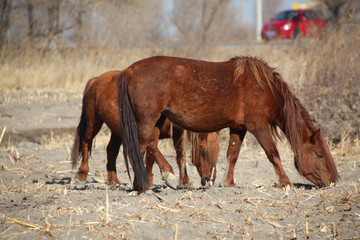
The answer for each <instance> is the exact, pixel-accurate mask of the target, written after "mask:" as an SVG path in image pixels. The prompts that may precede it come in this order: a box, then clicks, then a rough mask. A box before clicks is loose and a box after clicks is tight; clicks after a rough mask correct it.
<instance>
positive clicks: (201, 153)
mask: <svg viewBox="0 0 360 240" xmlns="http://www.w3.org/2000/svg"><path fill="white" fill-rule="evenodd" d="M195 135H197V136H196V137H193V140H192V143H193V146H192V148H193V149H192V157H191V159H192V163H193V165H194V166H195V167H196V169H197V170H198V173H199V175H200V177H201V185H202V186H205V185H206V183H207V182H209V181H210V180H211V181H213V182H214V181H215V178H216V164H217V160H218V156H219V151H220V149H219V137H218V133H216V132H214V133H195Z"/></svg>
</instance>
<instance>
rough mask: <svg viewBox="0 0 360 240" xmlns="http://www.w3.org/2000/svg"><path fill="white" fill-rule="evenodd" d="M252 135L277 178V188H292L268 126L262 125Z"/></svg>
mask: <svg viewBox="0 0 360 240" xmlns="http://www.w3.org/2000/svg"><path fill="white" fill-rule="evenodd" d="M253 134H254V136H255V137H256V139H257V140H258V141H259V143H260V145H261V147H262V148H263V149H264V151H265V153H266V155H267V157H268V159H269V161H270V162H271V163H272V164H273V166H274V169H275V172H276V175H277V176H278V178H279V187H280V188H283V187H286V186H287V185H289V186H293V184H292V183H291V182H290V179H289V177H288V176H287V175H286V173H285V171H284V168H283V166H282V164H281V159H280V154H279V152H278V150H277V148H276V146H275V143H274V140H273V138H272V136H271V133H270V130H269V127H268V125H265V124H264V126H263V127H258V128H257V129H255V131H253Z"/></svg>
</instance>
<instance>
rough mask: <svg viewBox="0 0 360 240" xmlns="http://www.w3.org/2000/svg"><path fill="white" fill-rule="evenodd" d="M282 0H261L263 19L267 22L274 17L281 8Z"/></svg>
mask: <svg viewBox="0 0 360 240" xmlns="http://www.w3.org/2000/svg"><path fill="white" fill-rule="evenodd" d="M283 3H284V0H263V9H264V10H263V20H264V22H268V21H269V20H270V19H271V18H272V17H275V15H276V14H278V13H279V11H280V9H281V5H282V4H283Z"/></svg>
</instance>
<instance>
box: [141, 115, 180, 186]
mask: <svg viewBox="0 0 360 240" xmlns="http://www.w3.org/2000/svg"><path fill="white" fill-rule="evenodd" d="M164 121H165V117H164V116H162V117H161V118H160V119H159V121H158V122H157V124H156V126H155V128H154V129H153V132H152V135H151V138H150V141H149V143H148V145H147V148H146V149H147V152H146V171H147V174H148V178H149V181H150V186H154V184H153V175H152V167H153V165H154V161H156V163H157V164H158V166H159V168H160V171H161V176H162V179H163V180H164V181H165V183H166V184H167V185H168V186H170V187H172V188H176V186H177V183H174V182H173V181H172V180H173V178H175V177H174V176H175V174H174V170H173V168H172V167H171V165H170V164H169V163H168V161H166V159H165V158H164V156H163V155H162V154H161V152H160V151H159V149H158V147H157V145H158V142H159V135H160V129H161V128H162V125H163V124H164Z"/></svg>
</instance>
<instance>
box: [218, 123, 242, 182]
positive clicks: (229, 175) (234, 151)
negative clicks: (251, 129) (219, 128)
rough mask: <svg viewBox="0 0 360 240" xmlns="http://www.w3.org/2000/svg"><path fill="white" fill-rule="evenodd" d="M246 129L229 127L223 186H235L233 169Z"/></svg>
mask: <svg viewBox="0 0 360 240" xmlns="http://www.w3.org/2000/svg"><path fill="white" fill-rule="evenodd" d="M245 134H246V129H243V130H235V129H232V128H230V140H229V147H228V150H227V166H226V170H225V176H224V180H223V185H224V187H235V186H236V184H235V181H234V169H235V164H236V162H237V159H238V157H239V153H240V148H241V144H242V142H243V140H244V137H245Z"/></svg>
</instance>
